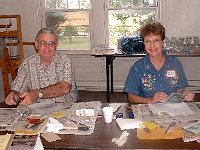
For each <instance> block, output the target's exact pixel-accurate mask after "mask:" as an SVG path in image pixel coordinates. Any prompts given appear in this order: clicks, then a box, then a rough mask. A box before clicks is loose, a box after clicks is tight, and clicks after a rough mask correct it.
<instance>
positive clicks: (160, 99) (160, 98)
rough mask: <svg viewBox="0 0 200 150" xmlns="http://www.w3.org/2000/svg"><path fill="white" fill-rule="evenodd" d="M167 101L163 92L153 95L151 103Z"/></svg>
mask: <svg viewBox="0 0 200 150" xmlns="http://www.w3.org/2000/svg"><path fill="white" fill-rule="evenodd" d="M166 100H167V94H165V93H164V92H156V93H155V94H154V97H153V98H152V103H156V102H162V103H163V102H165V101H166Z"/></svg>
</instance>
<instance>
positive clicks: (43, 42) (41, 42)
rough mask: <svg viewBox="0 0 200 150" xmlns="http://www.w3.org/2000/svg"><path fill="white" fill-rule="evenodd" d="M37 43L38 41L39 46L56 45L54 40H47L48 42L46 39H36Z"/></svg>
mask: <svg viewBox="0 0 200 150" xmlns="http://www.w3.org/2000/svg"><path fill="white" fill-rule="evenodd" d="M38 43H39V46H41V47H45V46H47V45H48V46H50V47H55V46H56V42H54V41H49V42H47V41H38Z"/></svg>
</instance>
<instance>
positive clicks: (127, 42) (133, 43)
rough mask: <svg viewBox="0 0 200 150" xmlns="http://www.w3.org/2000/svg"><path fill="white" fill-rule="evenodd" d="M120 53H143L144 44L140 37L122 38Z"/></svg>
mask: <svg viewBox="0 0 200 150" xmlns="http://www.w3.org/2000/svg"><path fill="white" fill-rule="evenodd" d="M121 47H122V52H123V53H125V54H128V55H131V54H134V53H145V49H144V43H143V40H142V38H141V37H140V36H133V37H122V39H121Z"/></svg>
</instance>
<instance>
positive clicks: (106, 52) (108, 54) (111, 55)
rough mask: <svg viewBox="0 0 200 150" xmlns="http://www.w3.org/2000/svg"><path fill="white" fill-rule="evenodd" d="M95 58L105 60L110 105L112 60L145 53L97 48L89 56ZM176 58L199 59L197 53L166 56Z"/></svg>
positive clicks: (199, 55)
mask: <svg viewBox="0 0 200 150" xmlns="http://www.w3.org/2000/svg"><path fill="white" fill-rule="evenodd" d="M91 55H92V56H95V57H105V58H106V83H107V102H108V103H110V92H113V60H114V59H115V58H116V57H144V56H145V55H146V54H145V53H133V54H125V53H123V52H122V51H121V50H120V49H112V48H97V49H94V50H93V53H92V54H91ZM168 55H173V56H177V57H200V54H199V53H196V54H195V53H194V54H192V53H191V54H190V53H189V54H184V53H183V54H178V53H174V54H168Z"/></svg>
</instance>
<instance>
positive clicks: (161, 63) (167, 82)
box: [124, 22, 194, 103]
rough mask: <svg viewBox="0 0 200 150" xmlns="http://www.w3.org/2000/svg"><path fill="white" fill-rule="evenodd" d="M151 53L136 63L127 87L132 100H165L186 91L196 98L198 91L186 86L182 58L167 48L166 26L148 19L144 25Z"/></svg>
mask: <svg viewBox="0 0 200 150" xmlns="http://www.w3.org/2000/svg"><path fill="white" fill-rule="evenodd" d="M140 36H141V37H142V38H143V40H144V45H145V50H146V52H147V55H146V56H145V57H143V58H141V59H140V60H138V61H137V62H135V63H134V64H133V66H132V67H131V69H130V72H129V75H128V77H127V81H126V83H125V88H124V91H125V92H127V93H128V100H129V102H133V103H156V102H165V101H166V100H167V98H168V96H169V95H170V94H171V93H177V92H181V93H184V94H185V95H186V96H185V100H187V101H192V100H193V98H194V93H193V92H191V91H187V90H185V87H186V86H187V85H188V82H187V79H186V76H185V73H184V70H183V67H182V64H181V62H180V61H179V59H178V58H176V57H174V56H168V55H166V53H165V52H164V51H163V45H164V39H165V28H164V27H163V26H162V25H161V24H160V23H159V22H151V23H147V24H145V25H144V26H142V27H141V28H140Z"/></svg>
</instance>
